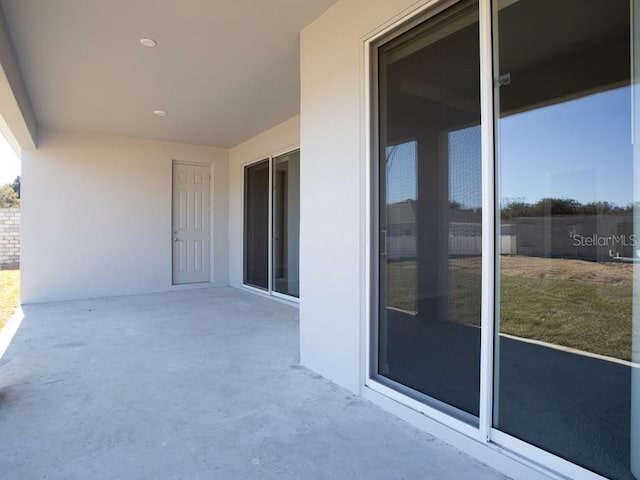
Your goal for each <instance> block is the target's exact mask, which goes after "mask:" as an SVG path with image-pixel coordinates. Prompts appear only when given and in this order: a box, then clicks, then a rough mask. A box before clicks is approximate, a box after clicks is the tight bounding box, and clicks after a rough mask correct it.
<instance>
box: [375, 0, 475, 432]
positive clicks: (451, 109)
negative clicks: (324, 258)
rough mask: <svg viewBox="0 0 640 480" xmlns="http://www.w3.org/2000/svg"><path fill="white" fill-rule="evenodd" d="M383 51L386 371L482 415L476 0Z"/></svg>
mask: <svg viewBox="0 0 640 480" xmlns="http://www.w3.org/2000/svg"><path fill="white" fill-rule="evenodd" d="M378 53H379V72H380V73H379V109H380V154H379V156H380V168H379V179H380V183H379V191H380V204H379V219H380V247H381V251H380V257H379V274H380V275H379V276H380V285H379V292H380V295H379V300H380V305H379V325H378V374H379V376H378V379H379V380H380V381H382V382H386V383H387V384H389V385H390V386H392V387H394V388H398V389H400V390H403V391H405V392H406V393H407V394H409V395H414V396H416V397H418V398H420V399H421V400H422V401H425V402H427V403H431V404H432V405H435V406H436V407H438V408H442V409H445V410H447V411H450V412H451V413H452V414H453V415H456V416H458V417H459V418H462V419H464V420H466V421H469V422H471V423H476V424H477V418H475V417H476V416H477V415H478V408H479V406H478V405H479V358H480V357H479V352H480V329H479V328H478V327H479V324H480V279H481V270H480V268H481V234H482V229H481V210H480V208H481V177H480V170H481V166H480V127H479V125H480V93H479V92H480V90H479V75H480V72H479V63H480V61H479V47H478V5H477V2H464V3H462V4H460V5H458V6H456V7H453V8H450V9H447V10H445V11H444V12H442V13H440V14H438V15H437V16H436V17H433V18H431V19H429V20H427V21H426V22H425V23H423V24H421V25H420V26H418V27H416V28H414V29H412V30H410V31H408V32H406V33H404V34H403V35H401V36H399V37H397V38H395V39H393V40H391V41H389V42H388V43H386V44H385V45H383V46H381V47H380V49H379V52H378ZM425 395H426V396H427V397H425ZM452 406H453V407H455V408H454V409H452V408H451V407H452Z"/></svg>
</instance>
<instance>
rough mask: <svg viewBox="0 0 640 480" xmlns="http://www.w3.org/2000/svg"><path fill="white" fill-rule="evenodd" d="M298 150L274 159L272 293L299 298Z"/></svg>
mask: <svg viewBox="0 0 640 480" xmlns="http://www.w3.org/2000/svg"><path fill="white" fill-rule="evenodd" d="M299 246H300V150H296V151H295V152H291V153H287V154H284V155H280V156H278V157H275V158H274V159H273V290H274V291H275V292H278V293H282V294H284V295H290V296H292V297H299V296H300V276H299V266H298V264H299V257H300V254H299V250H300V247H299Z"/></svg>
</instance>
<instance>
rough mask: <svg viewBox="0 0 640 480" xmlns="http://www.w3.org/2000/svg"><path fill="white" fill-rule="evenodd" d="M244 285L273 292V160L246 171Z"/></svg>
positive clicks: (264, 161)
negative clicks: (271, 263)
mask: <svg viewBox="0 0 640 480" xmlns="http://www.w3.org/2000/svg"><path fill="white" fill-rule="evenodd" d="M244 222H245V223H244V283H245V284H247V285H252V286H254V287H259V288H263V289H268V288H269V160H263V161H262V162H260V163H257V164H255V165H251V166H249V167H246V168H245V169H244Z"/></svg>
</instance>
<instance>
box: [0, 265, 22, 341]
mask: <svg viewBox="0 0 640 480" xmlns="http://www.w3.org/2000/svg"><path fill="white" fill-rule="evenodd" d="M19 305H20V270H0V328H2V327H4V324H5V323H6V322H7V320H9V318H11V315H13V312H15V310H16V308H17V307H18V306H19Z"/></svg>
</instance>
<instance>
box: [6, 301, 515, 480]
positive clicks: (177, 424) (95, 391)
mask: <svg viewBox="0 0 640 480" xmlns="http://www.w3.org/2000/svg"><path fill="white" fill-rule="evenodd" d="M24 314H25V317H24V320H23V322H22V325H21V327H20V329H19V330H18V332H17V334H16V336H15V337H14V339H13V342H12V343H11V345H10V347H9V349H8V350H7V352H6V353H5V355H4V357H3V358H2V359H1V360H0V432H1V435H2V441H0V478H2V479H5V480H9V479H20V480H28V479H40V478H43V479H44V478H46V479H251V478H256V479H316V478H318V479H324V478H328V479H343V478H344V479H384V480H390V479H471V478H473V479H474V480H482V479H498V478H505V477H503V476H502V475H500V474H499V473H497V472H495V471H494V470H491V469H490V468H488V467H487V466H485V465H483V464H481V463H479V462H477V461H476V460H474V459H472V458H470V457H468V456H466V455H465V454H463V453H461V452H460V451H458V450H456V449H455V448H453V447H451V446H449V445H446V444H444V443H442V442H440V441H439V440H437V439H434V438H433V437H432V436H430V435H428V434H426V433H424V432H421V431H419V430H417V429H415V428H413V427H411V426H410V425H408V424H406V423H404V422H403V421H401V420H399V419H397V418H395V417H393V416H391V415H389V414H387V413H385V412H384V411H382V410H381V409H379V408H377V407H375V406H374V405H372V404H370V403H368V402H366V401H364V400H362V399H361V398H359V397H357V396H354V395H352V394H351V393H350V392H348V391H346V390H343V389H342V388H340V387H338V386H336V385H335V384H333V383H331V382H330V381H328V380H326V379H324V378H322V377H320V376H319V375H316V374H314V373H313V372H310V371H308V370H306V369H304V368H301V367H299V366H298V323H297V319H298V312H297V310H296V309H295V308H292V307H289V306H287V305H283V304H281V303H278V302H275V301H273V300H270V299H266V298H262V297H260V296H257V295H252V294H249V293H245V292H241V291H238V290H235V289H231V288H220V289H203V290H186V291H179V292H172V293H168V294H158V295H143V296H132V297H116V298H105V299H98V300H85V301H75V302H65V303H56V304H46V305H33V306H26V307H24Z"/></svg>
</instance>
